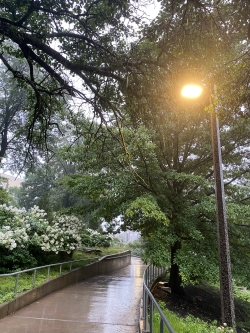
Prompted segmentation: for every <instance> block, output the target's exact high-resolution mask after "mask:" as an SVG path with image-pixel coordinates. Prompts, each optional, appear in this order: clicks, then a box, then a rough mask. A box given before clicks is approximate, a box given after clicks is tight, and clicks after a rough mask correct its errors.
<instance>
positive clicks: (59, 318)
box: [0, 258, 146, 333]
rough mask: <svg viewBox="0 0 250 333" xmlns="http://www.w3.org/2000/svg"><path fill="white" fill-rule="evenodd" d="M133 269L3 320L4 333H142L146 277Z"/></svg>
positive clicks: (136, 265)
mask: <svg viewBox="0 0 250 333" xmlns="http://www.w3.org/2000/svg"><path fill="white" fill-rule="evenodd" d="M145 268H146V266H145V265H143V264H142V262H141V260H140V259H139V258H132V262H131V265H129V266H127V267H125V268H123V269H120V270H118V271H115V272H113V273H110V274H108V275H98V276H96V277H94V278H91V279H87V280H83V281H82V282H79V283H77V284H74V285H71V286H69V287H67V288H64V289H62V290H59V291H57V292H54V293H53V294H50V295H48V296H46V297H44V298H42V299H40V300H38V301H37V302H34V303H32V304H30V305H28V306H26V307H24V308H23V309H21V310H19V311H17V312H16V313H14V314H12V315H10V316H8V317H5V318H3V319H1V320H0V333H138V323H139V306H140V299H141V296H142V275H143V272H144V270H145Z"/></svg>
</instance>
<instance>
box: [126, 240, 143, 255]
mask: <svg viewBox="0 0 250 333" xmlns="http://www.w3.org/2000/svg"><path fill="white" fill-rule="evenodd" d="M126 248H127V249H128V250H130V251H131V253H132V255H135V256H138V257H143V256H144V251H145V248H146V244H145V242H144V240H143V238H140V239H137V240H135V241H133V242H129V243H127V244H126Z"/></svg>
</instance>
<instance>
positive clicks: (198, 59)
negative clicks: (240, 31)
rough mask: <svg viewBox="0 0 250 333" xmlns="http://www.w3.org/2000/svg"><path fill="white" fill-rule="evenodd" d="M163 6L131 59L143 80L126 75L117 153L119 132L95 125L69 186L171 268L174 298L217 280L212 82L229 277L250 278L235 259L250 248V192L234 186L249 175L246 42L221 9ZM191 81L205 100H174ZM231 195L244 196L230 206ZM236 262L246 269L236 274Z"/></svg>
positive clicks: (188, 4)
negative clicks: (242, 60) (186, 288)
mask: <svg viewBox="0 0 250 333" xmlns="http://www.w3.org/2000/svg"><path fill="white" fill-rule="evenodd" d="M207 3H209V6H211V5H212V3H211V2H207ZM163 5H164V6H165V9H166V10H165V11H162V13H161V14H160V16H159V17H158V19H157V20H156V21H155V22H154V23H153V24H152V25H151V26H149V27H145V30H144V39H142V41H141V43H140V44H138V45H137V46H136V47H135V48H134V52H135V58H136V57H138V59H139V58H140V57H141V59H142V60H141V62H142V63H144V65H147V67H146V69H145V71H144V72H143V74H142V73H137V75H131V76H130V78H129V82H128V86H129V87H130V89H131V90H133V91H134V94H133V95H130V98H128V99H127V100H126V104H125V105H122V107H121V113H122V114H123V115H124V117H123V121H122V122H121V128H120V131H119V129H116V131H115V122H113V124H112V123H110V127H111V126H113V128H112V129H111V130H112V133H113V134H114V133H116V134H117V137H118V135H119V134H121V133H122V135H123V139H124V140H123V147H122V145H119V140H117V141H116V140H114V137H116V136H115V135H114V136H113V139H112V136H110V135H109V131H108V130H107V131H106V130H105V129H103V128H100V127H98V124H96V127H95V129H93V132H92V136H91V135H90V138H92V140H90V142H89V141H88V140H86V139H85V140H86V141H87V142H88V144H87V145H86V144H85V141H84V140H83V143H82V145H79V147H77V148H75V151H74V152H72V157H71V158H73V160H74V162H75V163H76V162H77V159H78V168H79V171H78V174H76V175H74V176H72V177H68V178H66V179H65V184H66V186H68V188H71V189H72V190H73V191H74V192H75V193H78V194H79V195H80V194H81V195H84V196H85V197H87V198H89V199H90V200H91V201H92V203H93V205H92V207H95V213H96V216H100V217H102V218H103V219H104V220H106V221H110V222H112V221H113V220H114V219H115V218H116V217H118V216H120V219H122V220H123V221H124V226H125V227H129V228H131V229H134V230H140V231H141V233H142V235H143V236H144V237H146V239H147V242H148V252H147V253H148V254H149V255H150V257H151V261H152V262H154V263H157V264H162V265H166V266H168V265H169V266H170V280H169V284H170V286H171V288H172V292H177V293H181V292H183V283H184V284H186V283H189V282H192V281H195V280H196V279H199V278H203V279H204V278H205V279H207V280H210V281H215V280H216V279H218V258H217V237H216V223H215V221H216V217H215V196H214V189H213V184H214V181H213V170H212V164H213V162H212V148H211V134H210V125H209V112H212V110H211V108H210V107H209V103H210V102H209V96H210V94H211V85H213V83H214V80H215V79H216V82H217V85H218V96H219V97H218V98H219V100H220V102H219V101H216V103H217V104H218V105H217V107H218V108H219V117H220V126H221V137H222V153H223V163H224V165H225V183H226V195H227V208H228V221H229V225H230V240H231V246H232V253H233V255H232V256H233V271H234V276H235V279H236V280H238V281H242V280H244V281H246V276H247V275H248V274H249V272H247V270H248V268H247V264H246V262H247V260H248V258H249V253H248V252H247V253H246V255H245V256H244V257H241V259H240V260H239V258H237V260H236V253H240V252H241V251H243V250H244V249H246V247H247V246H249V222H248V218H249V207H248V205H247V204H246V203H247V202H248V195H247V196H245V195H246V192H245V190H246V189H245V188H243V187H242V186H239V182H240V181H241V180H242V181H243V180H244V179H245V175H246V174H247V172H248V163H249V152H248V149H247V147H248V146H249V140H250V136H249V134H250V133H249V119H248V117H244V112H243V115H242V109H243V108H244V110H247V105H246V104H245V105H244V104H243V102H242V97H243V96H244V95H245V91H244V86H243V85H242V86H240V89H239V86H237V82H238V80H239V76H240V75H241V71H242V64H238V63H237V64H236V65H235V63H234V62H233V60H234V59H236V58H237V52H239V51H240V52H241V50H242V49H244V46H243V47H241V44H240V43H239V39H238V38H237V36H236V35H235V34H234V33H233V34H232V36H231V35H230V36H228V35H227V29H228V26H227V25H226V24H222V23H221V24H219V22H224V21H223V17H222V16H221V15H222V13H223V15H226V14H227V15H228V11H226V12H225V10H226V9H227V7H226V6H225V7H224V4H223V6H221V7H220V8H219V7H216V8H213V7H211V8H212V9H211V12H210V11H208V6H205V5H204V6H203V5H202V4H201V3H200V2H191V1H190V2H184V1H183V2H182V1H180V2H178V3H177V2H172V1H166V2H163ZM230 8H231V7H230ZM225 13H226V14H225ZM225 17H227V16H225ZM228 24H229V25H230V24H231V22H230V20H229V22H228ZM230 27H231V28H232V26H230ZM205 29H207V30H206V35H204V34H202V31H205ZM211 44H212V45H213V48H212V49H211ZM236 51H237V52H236ZM145 54H147V58H146V57H145ZM194 60H195V61H194ZM225 63H226V65H225ZM192 73H194V74H192ZM190 78H191V79H192V80H193V81H200V82H203V84H204V88H206V91H207V97H206V98H205V99H203V100H199V101H197V102H196V103H195V104H191V103H190V104H188V103H187V102H184V100H181V99H180V97H179V96H178V93H179V90H180V89H179V88H180V87H181V86H182V84H183V83H184V82H186V81H187V80H188V79H190ZM211 78H212V79H211ZM202 80H203V81H202ZM241 88H242V90H241ZM133 96H134V97H136V98H133ZM206 106H207V107H206ZM205 107H206V112H204V108H205ZM97 129H98V131H97ZM104 142H105V144H104ZM90 150H91V151H90ZM124 151H125V153H124ZM83 156H84V158H83ZM86 161H87V162H86ZM236 191H239V193H240V197H241V198H242V200H236V196H235V194H234V193H235V192H236ZM243 198H245V199H246V200H245V201H244V200H243ZM240 234H241V237H239V235H240ZM197 263H199V265H197ZM238 265H241V266H244V267H246V270H244V272H243V271H240V270H238V269H237V268H238V267H239V266H238Z"/></svg>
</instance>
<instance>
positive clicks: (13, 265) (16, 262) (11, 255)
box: [0, 246, 38, 274]
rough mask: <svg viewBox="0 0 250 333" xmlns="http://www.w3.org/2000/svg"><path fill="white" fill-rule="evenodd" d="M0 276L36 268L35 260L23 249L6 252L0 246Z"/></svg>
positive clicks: (6, 250)
mask: <svg viewBox="0 0 250 333" xmlns="http://www.w3.org/2000/svg"><path fill="white" fill-rule="evenodd" d="M0 262H1V267H0V274H5V273H11V272H14V271H18V270H22V269H27V268H30V267H35V266H37V263H38V261H37V259H36V258H35V257H34V256H33V255H32V254H31V253H30V252H29V251H28V250H27V249H23V248H20V247H19V248H15V249H13V250H8V249H6V248H4V247H3V246H0Z"/></svg>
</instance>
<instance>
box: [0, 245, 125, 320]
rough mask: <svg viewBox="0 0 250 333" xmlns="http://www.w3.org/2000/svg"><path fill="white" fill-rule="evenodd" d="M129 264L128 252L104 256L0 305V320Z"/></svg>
mask: <svg viewBox="0 0 250 333" xmlns="http://www.w3.org/2000/svg"><path fill="white" fill-rule="evenodd" d="M130 263H131V252H130V251H125V252H121V253H118V254H114V255H108V256H104V257H102V258H100V259H98V260H97V261H96V262H94V263H91V264H88V265H86V266H84V267H81V268H78V269H75V270H73V271H71V272H68V273H65V274H63V275H61V276H59V277H57V278H55V279H53V280H50V281H47V282H45V283H44V284H42V285H40V286H39V287H35V288H33V289H31V290H29V291H27V292H23V293H21V294H20V295H18V296H17V297H16V298H15V299H14V300H12V301H10V302H7V303H3V304H0V319H2V318H4V317H6V316H8V315H10V314H11V313H14V312H16V311H17V310H19V309H21V308H23V307H24V306H26V305H29V304H31V303H33V302H35V301H37V300H39V299H40V298H42V297H44V296H47V295H48V294H51V293H53V292H55V291H57V290H60V289H62V288H64V287H67V286H69V285H71V284H74V283H77V282H79V281H82V280H85V279H88V278H91V277H94V276H97V275H102V274H107V273H110V272H113V271H115V270H118V269H121V268H123V267H126V266H128V265H130Z"/></svg>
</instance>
